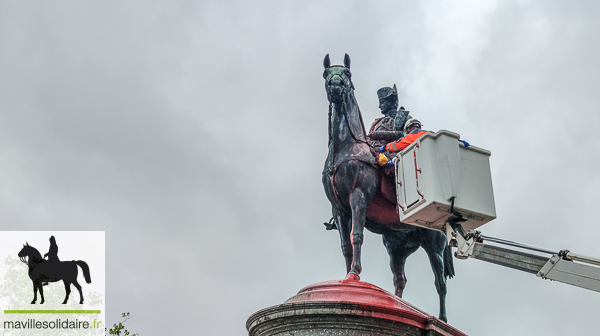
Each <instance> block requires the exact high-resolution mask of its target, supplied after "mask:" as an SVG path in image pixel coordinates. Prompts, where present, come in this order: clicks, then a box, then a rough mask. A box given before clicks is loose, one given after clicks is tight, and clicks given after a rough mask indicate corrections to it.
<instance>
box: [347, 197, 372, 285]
mask: <svg viewBox="0 0 600 336" xmlns="http://www.w3.org/2000/svg"><path fill="white" fill-rule="evenodd" d="M350 209H351V210H352V232H351V235H350V236H351V239H352V265H351V268H350V272H348V273H352V274H356V275H359V274H360V272H361V271H362V266H361V263H360V250H361V247H362V243H363V239H364V230H365V219H366V215H367V198H366V197H365V194H364V193H363V191H362V190H360V189H354V190H353V191H352V193H351V194H350Z"/></svg>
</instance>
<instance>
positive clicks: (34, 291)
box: [31, 281, 37, 304]
mask: <svg viewBox="0 0 600 336" xmlns="http://www.w3.org/2000/svg"><path fill="white" fill-rule="evenodd" d="M35 301H37V285H36V283H35V281H34V282H33V301H31V304H34V303H35Z"/></svg>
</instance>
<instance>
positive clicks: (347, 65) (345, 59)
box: [344, 54, 350, 69]
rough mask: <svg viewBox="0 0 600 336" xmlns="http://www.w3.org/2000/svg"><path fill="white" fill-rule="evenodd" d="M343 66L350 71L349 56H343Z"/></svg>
mask: <svg viewBox="0 0 600 336" xmlns="http://www.w3.org/2000/svg"><path fill="white" fill-rule="evenodd" d="M344 66H345V67H346V68H348V69H350V56H348V54H346V56H344Z"/></svg>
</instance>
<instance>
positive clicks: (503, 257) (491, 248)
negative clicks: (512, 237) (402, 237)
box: [444, 224, 600, 292]
mask: <svg viewBox="0 0 600 336" xmlns="http://www.w3.org/2000/svg"><path fill="white" fill-rule="evenodd" d="M444 230H445V232H446V236H447V237H448V244H449V245H450V246H454V247H456V248H457V251H456V253H455V256H456V257H457V258H459V259H467V258H475V259H479V260H483V261H487V262H490V263H493V264H496V265H501V266H505V267H510V268H514V269H517V270H520V271H524V272H528V273H533V274H536V275H537V276H538V277H541V278H542V279H550V280H554V281H559V282H563V283H566V284H569V285H573V286H578V287H582V288H586V289H590V290H593V291H596V292H600V267H599V266H600V259H597V258H592V257H587V256H583V255H579V254H575V253H572V252H570V251H568V250H563V251H552V250H548V249H544V248H540V247H535V246H529V245H524V244H520V243H515V242H511V241H508V240H503V239H498V238H493V237H486V236H483V235H481V233H480V232H479V231H475V230H471V231H469V232H468V233H467V234H466V235H462V234H460V233H458V232H457V231H459V232H460V231H462V230H455V229H454V228H453V227H452V226H451V225H448V224H447V225H446V226H445V228H444ZM484 241H490V242H493V243H498V244H504V245H509V246H514V247H518V248H521V249H527V250H532V251H537V252H542V253H548V254H551V255H552V256H551V257H550V258H548V257H545V256H541V255H537V254H532V253H527V252H523V251H518V250H513V249H509V248H504V247H499V246H495V245H489V244H484V243H483V242H484Z"/></svg>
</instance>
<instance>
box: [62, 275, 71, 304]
mask: <svg viewBox="0 0 600 336" xmlns="http://www.w3.org/2000/svg"><path fill="white" fill-rule="evenodd" d="M63 282H64V283H65V292H66V295H65V301H63V304H67V301H68V300H69V294H71V283H70V282H66V281H64V280H63Z"/></svg>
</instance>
